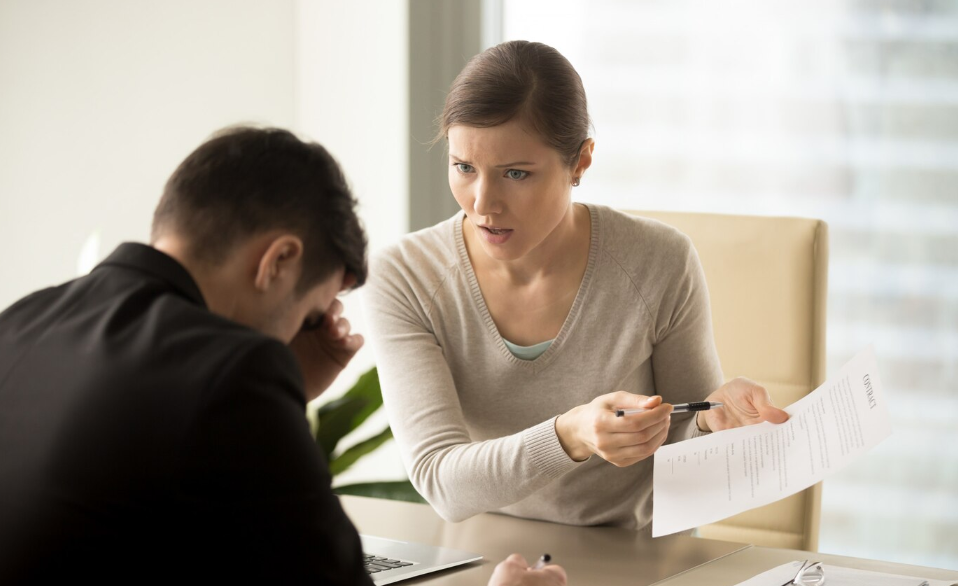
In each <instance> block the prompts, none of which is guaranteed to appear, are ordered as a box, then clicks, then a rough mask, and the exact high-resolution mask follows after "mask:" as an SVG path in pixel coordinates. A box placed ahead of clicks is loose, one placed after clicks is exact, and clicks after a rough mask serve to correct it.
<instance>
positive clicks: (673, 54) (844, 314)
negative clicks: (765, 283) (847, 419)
mask: <svg viewBox="0 0 958 586" xmlns="http://www.w3.org/2000/svg"><path fill="white" fill-rule="evenodd" d="M502 19H503V20H502V22H503V26H502V36H503V40H510V39H528V40H537V41H542V42H544V43H547V44H550V45H552V46H554V47H556V48H557V49H558V50H559V51H561V52H562V53H563V54H564V55H566V57H568V58H569V60H570V61H571V62H572V64H573V65H574V66H575V67H576V68H577V69H578V71H579V73H580V75H581V76H582V79H583V82H584V83H585V88H586V92H587V94H588V96H589V101H590V110H591V113H592V117H593V120H594V123H595V138H596V143H597V146H596V164H595V165H594V166H593V168H592V169H591V170H590V172H589V173H588V174H587V175H586V177H585V180H584V181H583V185H582V187H580V188H578V189H577V190H576V191H575V195H576V197H577V198H581V199H582V200H586V201H592V202H597V203H603V204H606V205H610V206H613V207H619V208H631V209H671V210H695V211H712V212H725V213H740V214H769V215H791V216H809V217H817V218H822V219H824V220H826V221H827V222H828V223H829V227H830V235H831V245H830V254H831V259H830V274H829V299H828V364H829V366H830V368H829V372H830V373H831V372H833V371H834V370H835V369H837V368H838V367H840V366H841V365H842V364H843V363H844V362H845V361H846V360H847V359H848V358H850V357H851V356H852V355H853V354H855V353H856V352H857V351H858V350H860V349H862V348H863V347H864V346H866V345H867V344H869V343H874V344H875V346H876V350H877V353H878V355H879V366H880V368H881V373H882V378H883V382H884V384H885V387H886V393H887V394H888V398H889V400H890V402H892V403H893V404H894V405H895V407H894V412H893V425H894V429H895V434H894V435H893V436H892V438H890V439H888V440H886V441H885V442H884V443H883V444H882V445H880V446H879V447H878V448H876V449H875V450H873V451H872V452H870V453H869V454H868V456H867V457H866V458H865V459H864V460H862V461H859V462H857V463H856V464H855V465H853V466H852V467H849V468H847V469H845V470H844V471H842V472H841V473H839V474H838V475H836V476H835V477H833V478H831V479H829V480H827V481H826V482H825V488H824V496H823V506H822V532H821V542H820V548H821V550H822V551H826V552H829V553H838V554H845V555H853V556H861V557H869V558H880V559H886V560H894V561H900V562H906V563H915V564H922V565H929V566H938V567H948V568H956V567H958V451H956V450H954V449H953V448H951V446H955V445H958V425H956V423H958V383H955V382H954V381H956V380H958V3H956V2H947V1H944V0H940V1H933V0H929V1H918V0H887V1H882V0H834V1H828V2H826V1H808V0H783V1H781V2H766V1H763V0H729V1H724V2H708V1H704V0H699V1H694V0H687V1H682V0H672V1H646V2H631V1H627V0H618V1H617V0H604V1H596V2H588V3H586V2H579V1H570V0H548V1H546V0H504V1H503V3H502ZM945 447H947V449H943V448H945Z"/></svg>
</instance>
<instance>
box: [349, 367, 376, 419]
mask: <svg viewBox="0 0 958 586" xmlns="http://www.w3.org/2000/svg"><path fill="white" fill-rule="evenodd" d="M343 396H344V397H356V398H362V399H365V400H366V406H365V408H363V409H362V410H361V411H360V412H359V413H357V414H356V416H355V417H354V419H353V428H354V429H355V428H356V427H359V426H360V425H361V424H362V422H363V421H366V418H368V417H369V416H370V415H372V414H373V413H375V412H376V410H377V409H379V408H380V407H382V405H383V391H382V388H381V387H380V386H379V371H378V370H377V369H376V367H375V366H374V367H372V368H371V369H369V370H368V371H366V373H365V374H363V375H362V376H360V377H359V380H357V381H356V384H355V385H353V388H351V389H349V390H348V391H346V394H344V395H343Z"/></svg>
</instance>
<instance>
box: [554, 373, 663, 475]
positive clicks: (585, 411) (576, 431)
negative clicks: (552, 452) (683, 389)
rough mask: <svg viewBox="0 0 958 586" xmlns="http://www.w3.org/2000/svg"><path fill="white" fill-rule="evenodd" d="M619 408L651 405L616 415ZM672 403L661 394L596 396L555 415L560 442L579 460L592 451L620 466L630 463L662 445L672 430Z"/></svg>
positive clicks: (587, 456) (624, 393)
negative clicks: (666, 400)
mask: <svg viewBox="0 0 958 586" xmlns="http://www.w3.org/2000/svg"><path fill="white" fill-rule="evenodd" d="M616 409H648V411H646V412H645V413H635V414H631V415H625V416H623V417H616V416H615V410H616ZM670 413H672V406H671V405H668V404H664V405H663V404H662V397H660V396H658V395H656V396H653V397H646V396H644V395H633V394H632V393H627V392H625V391H618V392H615V393H609V394H607V395H602V396H599V397H596V398H595V399H593V400H592V402H591V403H589V404H587V405H579V406H578V407H574V408H572V409H571V410H569V411H568V412H566V413H563V414H562V415H560V416H559V417H558V418H557V419H556V435H558V436H559V443H560V444H562V448H563V449H564V450H565V451H566V453H567V454H569V457H570V458H572V459H573V460H576V461H580V462H581V461H582V460H585V459H587V458H589V456H591V455H592V454H596V455H597V456H599V457H600V458H602V459H604V460H606V461H608V462H610V463H611V464H615V465H616V466H618V467H620V468H621V467H625V466H631V465H632V464H635V463H636V462H638V461H640V460H644V459H646V458H648V457H649V456H651V455H652V454H654V453H655V450H657V449H659V446H661V445H662V444H663V443H665V439H666V437H667V436H668V433H669V414H670Z"/></svg>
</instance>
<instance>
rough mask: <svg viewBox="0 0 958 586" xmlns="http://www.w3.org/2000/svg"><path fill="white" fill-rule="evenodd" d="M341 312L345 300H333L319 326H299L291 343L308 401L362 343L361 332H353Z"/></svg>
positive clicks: (338, 370)
mask: <svg viewBox="0 0 958 586" xmlns="http://www.w3.org/2000/svg"><path fill="white" fill-rule="evenodd" d="M342 315H343V304H342V302H341V301H340V300H339V299H335V300H333V302H332V304H331V305H330V306H329V310H328V311H327V312H326V314H325V315H324V316H323V319H322V323H321V324H320V325H319V327H318V328H316V329H310V330H306V329H303V330H300V332H299V333H298V334H296V337H295V338H293V341H292V342H290V343H289V348H290V350H292V351H293V354H295V355H296V359H297V360H298V361H299V368H300V370H302V372H303V379H304V382H305V386H306V400H307V401H312V400H313V399H315V398H316V397H318V396H319V395H320V394H322V392H323V391H325V390H326V389H327V388H328V387H329V385H330V384H332V382H333V381H334V380H335V379H336V377H337V376H338V375H339V373H340V372H342V370H343V368H345V367H346V365H347V364H349V361H350V360H352V358H353V356H355V355H356V352H358V351H359V349H360V348H362V347H363V341H364V340H363V337H362V335H360V334H350V333H349V321H348V320H347V319H346V318H344V317H342Z"/></svg>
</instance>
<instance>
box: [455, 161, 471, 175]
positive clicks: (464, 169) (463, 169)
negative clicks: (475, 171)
mask: <svg viewBox="0 0 958 586" xmlns="http://www.w3.org/2000/svg"><path fill="white" fill-rule="evenodd" d="M455 166H456V169H457V170H458V171H459V172H460V173H472V165H467V164H465V163H455Z"/></svg>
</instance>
